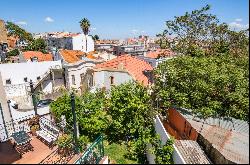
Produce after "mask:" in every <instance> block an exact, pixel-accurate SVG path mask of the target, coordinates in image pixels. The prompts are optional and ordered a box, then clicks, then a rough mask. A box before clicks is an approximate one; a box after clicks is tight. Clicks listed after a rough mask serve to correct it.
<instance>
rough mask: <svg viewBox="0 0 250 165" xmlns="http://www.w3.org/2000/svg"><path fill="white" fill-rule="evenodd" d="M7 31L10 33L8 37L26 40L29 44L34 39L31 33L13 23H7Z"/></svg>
mask: <svg viewBox="0 0 250 165" xmlns="http://www.w3.org/2000/svg"><path fill="white" fill-rule="evenodd" d="M6 29H7V31H8V36H14V37H18V38H19V39H20V40H24V41H27V42H30V41H32V40H33V37H32V35H31V34H30V33H28V32H27V31H25V30H24V29H22V28H20V27H19V26H18V25H16V24H14V23H12V22H7V23H6Z"/></svg>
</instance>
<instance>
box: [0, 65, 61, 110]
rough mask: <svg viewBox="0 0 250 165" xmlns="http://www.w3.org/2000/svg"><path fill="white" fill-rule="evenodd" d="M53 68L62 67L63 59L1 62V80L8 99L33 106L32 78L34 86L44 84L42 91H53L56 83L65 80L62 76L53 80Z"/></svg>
mask: <svg viewBox="0 0 250 165" xmlns="http://www.w3.org/2000/svg"><path fill="white" fill-rule="evenodd" d="M51 69H62V64H61V61H48V62H34V63H11V64H0V72H1V80H0V81H2V84H3V87H4V90H5V93H6V99H7V100H9V99H11V100H14V101H16V102H17V103H18V104H21V105H24V104H25V105H27V106H31V105H32V102H31V97H30V93H29V91H30V89H29V82H30V80H32V82H33V83H34V87H36V86H37V85H39V88H40V86H43V87H42V92H44V93H51V92H52V91H53V86H54V84H55V83H57V84H63V82H64V80H63V79H62V77H60V76H59V77H58V79H57V80H56V81H52V80H51V78H50V73H51ZM54 76H55V75H53V77H54ZM58 81H60V82H58Z"/></svg>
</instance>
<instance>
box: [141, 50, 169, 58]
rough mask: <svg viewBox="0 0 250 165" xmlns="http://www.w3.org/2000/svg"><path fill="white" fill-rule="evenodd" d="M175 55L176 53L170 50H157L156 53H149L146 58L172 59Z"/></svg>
mask: <svg viewBox="0 0 250 165" xmlns="http://www.w3.org/2000/svg"><path fill="white" fill-rule="evenodd" d="M173 55H174V52H172V51H171V50H169V49H157V50H156V51H150V52H148V53H147V55H146V57H149V58H159V57H160V56H162V57H170V56H173Z"/></svg>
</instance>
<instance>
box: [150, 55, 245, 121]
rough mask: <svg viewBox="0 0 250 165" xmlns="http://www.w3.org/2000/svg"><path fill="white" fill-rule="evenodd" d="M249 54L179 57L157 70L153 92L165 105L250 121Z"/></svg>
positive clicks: (199, 114) (201, 114)
mask: <svg viewBox="0 0 250 165" xmlns="http://www.w3.org/2000/svg"><path fill="white" fill-rule="evenodd" d="M248 59H249V58H248V56H242V57H241V56H240V57H235V56H232V55H227V54H225V55H223V56H209V57H199V58H198V57H196V58H194V57H190V56H180V57H178V58H174V59H171V60H168V61H166V62H163V63H162V64H160V65H159V66H158V67H157V69H156V70H155V75H156V79H155V88H154V92H155V94H156V95H157V96H156V97H157V98H161V100H162V104H163V105H164V106H165V107H167V108H168V107H172V106H178V107H183V108H189V109H191V110H192V111H193V113H194V114H196V115H198V116H200V117H203V118H206V117H209V116H217V117H234V118H237V119H242V120H246V121H248V120H249V116H248V108H249V99H248V98H249V83H248V82H249V62H248Z"/></svg>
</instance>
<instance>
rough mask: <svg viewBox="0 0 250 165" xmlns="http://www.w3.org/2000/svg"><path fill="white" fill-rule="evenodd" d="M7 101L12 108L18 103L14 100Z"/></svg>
mask: <svg viewBox="0 0 250 165" xmlns="http://www.w3.org/2000/svg"><path fill="white" fill-rule="evenodd" d="M8 103H9V105H10V106H11V107H12V108H14V109H18V104H17V103H16V102H15V101H14V100H8Z"/></svg>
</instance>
